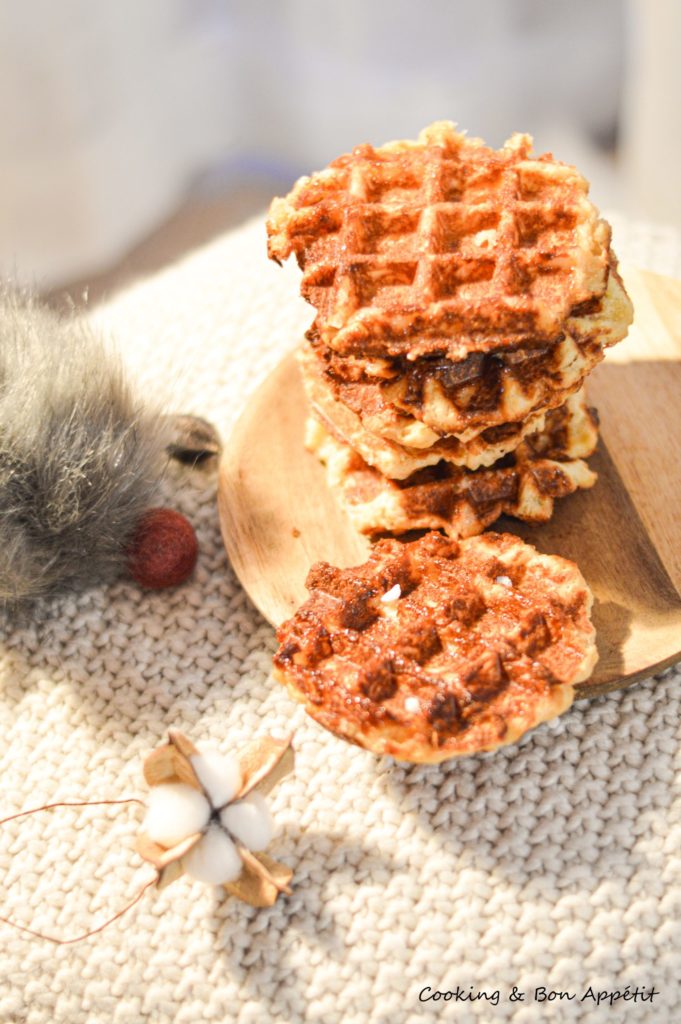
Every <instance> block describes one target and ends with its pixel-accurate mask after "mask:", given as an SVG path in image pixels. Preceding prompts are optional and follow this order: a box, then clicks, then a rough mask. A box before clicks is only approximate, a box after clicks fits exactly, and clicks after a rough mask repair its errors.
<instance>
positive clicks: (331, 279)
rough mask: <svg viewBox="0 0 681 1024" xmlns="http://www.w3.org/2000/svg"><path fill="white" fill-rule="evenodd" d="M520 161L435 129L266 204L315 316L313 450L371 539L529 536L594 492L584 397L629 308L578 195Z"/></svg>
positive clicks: (525, 154) (521, 140)
mask: <svg viewBox="0 0 681 1024" xmlns="http://www.w3.org/2000/svg"><path fill="white" fill-rule="evenodd" d="M531 149H532V140H531V138H530V137H529V136H527V135H514V136H512V137H511V139H510V140H509V141H508V142H507V143H506V145H505V146H504V147H503V148H502V149H500V150H498V151H496V150H492V149H490V148H489V147H487V146H486V145H485V144H484V143H483V142H482V141H481V140H479V139H469V138H467V137H466V136H465V135H463V134H461V133H460V132H457V131H456V129H455V127H454V125H453V124H451V123H450V122H439V123H436V124H434V125H432V126H431V127H429V128H427V129H425V130H424V131H423V132H422V133H421V134H420V136H419V138H418V140H417V141H416V142H394V143H389V144H388V145H385V146H382V147H381V148H379V149H374V148H372V147H371V146H368V145H365V146H359V147H358V148H357V149H355V150H353V152H352V153H350V154H347V155H345V156H342V157H340V158H339V159H338V160H335V161H334V162H333V163H332V164H330V166H329V167H327V168H326V169H325V170H323V171H321V172H319V173H317V174H313V175H312V176H311V177H306V178H302V179H300V180H299V181H298V182H297V183H296V184H295V186H294V187H293V189H292V191H291V193H290V194H289V195H288V196H287V197H286V198H284V199H275V200H274V201H273V203H272V206H271V209H270V215H269V219H268V224H267V227H268V235H269V244H268V251H269V255H270V256H271V257H272V258H273V259H275V260H277V261H279V262H280V261H282V260H284V259H286V258H287V257H288V256H289V255H290V254H291V253H292V252H293V253H295V255H296V257H297V260H298V263H299V265H300V267H301V269H302V271H303V277H302V285H301V291H302V294H303V296H304V297H305V298H306V299H307V300H308V301H309V302H310V303H311V304H312V305H313V306H314V307H315V309H316V313H317V315H316V318H315V320H314V323H313V325H312V327H311V329H310V330H309V331H308V334H307V344H306V345H305V346H304V347H303V348H302V349H301V351H300V353H299V359H300V365H301V369H302V375H303V381H304V385H305V391H306V394H307V398H308V401H309V406H310V419H309V423H308V432H307V443H308V447H310V448H311V449H312V450H314V451H316V452H317V454H318V455H319V457H320V458H321V459H322V461H323V462H324V463H325V465H326V467H327V472H328V478H329V482H330V484H331V485H332V487H333V488H334V489H335V490H336V491H337V492H338V494H339V496H340V500H341V501H342V503H343V505H344V507H345V508H346V510H347V512H348V513H349V515H350V517H351V519H352V521H353V522H354V524H355V525H356V526H357V528H358V529H359V530H361V531H362V532H364V533H367V534H369V535H376V534H380V533H384V532H389V533H403V532H406V531H408V530H412V529H423V528H429V529H433V528H434V529H442V530H444V531H445V532H446V533H448V534H449V535H450V536H452V537H465V536H471V535H473V534H476V533H480V532H481V531H482V530H483V529H484V528H485V527H486V526H488V525H489V524H490V523H492V522H493V521H494V520H495V519H496V518H497V517H498V516H499V515H501V514H502V513H506V514H510V515H514V516H517V517H518V518H521V519H525V520H529V521H535V522H541V521H545V520H547V519H548V518H550V516H551V515H552V513H553V507H554V500H555V499H556V498H558V497H563V496H564V495H567V494H570V493H572V492H574V491H575V490H577V489H578V488H586V487H590V486H592V484H593V483H594V481H595V474H594V473H593V472H592V471H591V470H590V469H589V467H588V465H587V464H586V462H585V461H584V460H585V459H586V458H587V457H588V456H589V455H591V454H592V452H593V450H594V448H595V446H596V443H597V437H598V435H597V421H596V418H595V415H594V413H593V412H592V411H591V410H590V409H589V408H588V407H587V404H586V399H585V394H584V381H585V379H586V377H587V376H588V374H589V373H590V372H591V370H593V368H594V367H595V366H596V365H597V364H598V363H599V362H600V360H601V359H603V356H604V354H605V350H606V348H607V347H608V346H610V345H613V344H615V343H616V342H618V341H620V340H621V339H622V338H623V337H624V336H625V335H626V333H627V329H628V326H629V324H630V323H631V320H632V308H631V303H630V301H629V298H628V296H627V294H626V291H625V290H624V287H623V284H622V280H621V278H620V276H619V274H618V271H617V261H616V258H615V256H614V253H613V252H612V250H611V247H610V229H609V227H608V225H607V223H606V222H605V221H604V220H602V219H600V218H599V215H598V211H597V210H596V208H595V207H594V206H593V204H592V203H591V202H590V200H589V199H588V184H587V182H586V181H585V179H584V178H583V177H582V176H581V175H580V174H579V173H578V172H577V171H576V170H575V169H574V168H573V167H570V166H568V165H566V164H562V163H559V162H558V161H556V160H554V159H553V157H552V156H551V155H550V154H547V155H544V156H539V157H535V156H533V155H532V152H531Z"/></svg>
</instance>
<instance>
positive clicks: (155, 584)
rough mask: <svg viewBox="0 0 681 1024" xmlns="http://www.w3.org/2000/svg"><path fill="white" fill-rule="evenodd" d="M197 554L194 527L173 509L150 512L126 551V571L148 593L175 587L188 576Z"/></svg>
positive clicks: (156, 509)
mask: <svg viewBox="0 0 681 1024" xmlns="http://www.w3.org/2000/svg"><path fill="white" fill-rule="evenodd" d="M198 553H199V545H198V543H197V540H196V534H195V533H194V527H193V526H192V524H191V523H190V522H189V520H188V519H187V518H186V517H185V516H183V515H181V513H179V512H175V510H174V509H172V508H151V509H149V511H148V512H145V514H144V515H143V516H142V518H141V520H140V522H139V524H138V526H137V529H136V530H135V533H134V535H133V538H132V542H131V544H130V547H129V548H128V569H129V572H130V575H131V576H132V578H133V579H134V580H135V581H136V582H137V583H139V584H140V586H142V587H146V588H147V589H148V590H162V589H163V588H164V587H176V586H177V585H178V584H180V583H184V581H185V580H186V579H188V578H189V577H190V576H191V574H192V572H193V571H194V566H195V565H196V559H197V556H198Z"/></svg>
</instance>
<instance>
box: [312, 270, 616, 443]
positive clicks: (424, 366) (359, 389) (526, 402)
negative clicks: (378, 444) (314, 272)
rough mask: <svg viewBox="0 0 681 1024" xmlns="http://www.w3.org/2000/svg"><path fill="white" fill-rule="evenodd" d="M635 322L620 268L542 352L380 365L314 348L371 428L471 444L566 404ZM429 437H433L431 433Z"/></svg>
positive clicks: (339, 394)
mask: <svg viewBox="0 0 681 1024" xmlns="http://www.w3.org/2000/svg"><path fill="white" fill-rule="evenodd" d="M631 319H632V309H631V303H630V301H629V298H628V296H627V294H626V292H625V290H624V287H623V285H622V283H621V279H620V277H619V274H618V272H617V268H616V266H615V264H614V261H613V263H612V265H611V269H610V276H609V279H608V287H607V289H606V292H605V295H603V296H602V297H601V298H600V299H596V300H594V301H593V303H592V304H591V310H590V312H585V311H582V312H581V313H580V314H579V315H576V314H573V315H572V316H570V317H568V319H567V321H566V322H565V324H564V330H563V335H562V337H561V339H560V340H559V341H558V342H557V343H555V344H551V345H545V346H543V347H540V348H521V349H513V350H502V351H497V352H473V353H471V354H470V355H469V356H467V358H466V359H463V360H461V361H460V362H457V363H452V362H451V361H450V360H449V359H447V358H445V357H444V356H428V357H426V358H423V359H417V360H416V361H411V360H409V359H406V358H399V357H398V358H393V359H387V358H383V359H378V358H373V359H371V358H360V357H355V356H341V355H339V354H338V353H337V352H335V351H334V350H333V349H332V348H329V347H328V346H326V345H322V344H321V343H320V342H313V344H312V350H313V351H314V352H315V355H316V356H317V360H318V363H319V366H320V370H321V372H322V373H323V374H324V378H325V380H326V381H327V383H328V385H329V387H330V388H331V389H332V391H333V394H334V397H335V398H336V399H337V400H338V401H340V402H343V403H344V404H345V405H347V406H349V408H351V409H352V410H353V412H355V413H357V415H359V416H360V418H361V420H362V423H363V425H364V426H365V427H366V429H367V430H369V431H371V432H372V433H374V434H380V435H382V436H384V437H387V438H390V439H391V440H393V441H397V442H398V443H401V444H407V445H409V444H413V440H410V438H412V439H413V437H414V436H415V432H416V431H417V429H418V428H417V427H416V426H415V425H414V423H413V421H414V420H416V421H418V423H419V424H424V425H425V427H426V428H430V430H431V431H436V432H438V433H441V434H442V433H445V434H454V435H455V436H456V437H458V438H459V440H461V441H464V442H466V441H468V440H470V439H471V438H472V437H475V435H476V434H479V433H481V432H482V431H483V430H486V429H487V428H489V427H495V426H499V425H501V424H504V423H511V422H517V421H519V420H524V419H527V417H529V416H531V415H533V414H535V413H537V412H539V411H542V410H544V411H546V410H548V409H552V408H556V407H557V406H559V405H562V404H563V403H564V402H565V400H566V398H567V396H568V395H569V394H571V393H572V392H574V391H577V390H578V389H579V388H581V387H582V385H583V383H584V380H585V379H586V377H587V376H588V374H589V373H591V371H592V370H593V369H594V367H595V366H597V365H598V363H599V362H600V361H601V360H602V359H603V357H604V356H605V352H606V349H607V348H608V347H609V346H610V345H614V344H615V343H616V342H618V341H620V340H621V339H622V338H623V337H624V335H625V334H626V332H627V329H628V327H629V324H630V323H631ZM423 435H424V437H428V436H431V437H432V436H433V435H432V434H430V435H429V434H428V432H427V431H426V430H423Z"/></svg>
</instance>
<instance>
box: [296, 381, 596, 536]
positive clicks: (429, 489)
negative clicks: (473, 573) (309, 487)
mask: <svg viewBox="0 0 681 1024" xmlns="http://www.w3.org/2000/svg"><path fill="white" fill-rule="evenodd" d="M597 441H598V430H597V420H596V417H595V415H594V413H593V412H592V411H591V410H589V409H588V408H587V406H586V401H585V398H584V395H583V393H578V394H576V395H573V396H571V398H569V399H568V401H567V403H566V404H565V405H563V406H561V407H560V408H559V409H554V410H552V411H551V412H550V413H548V415H547V417H546V424H545V427H544V429H543V430H542V431H539V432H538V433H537V434H530V435H528V436H527V437H526V438H525V439H524V441H522V442H521V444H520V445H519V447H518V448H517V449H516V450H515V451H514V452H511V453H510V454H509V455H507V456H506V457H505V458H504V459H502V460H501V462H500V463H497V464H495V465H494V466H491V467H490V468H489V469H477V470H473V471H471V470H466V469H461V468H459V467H456V466H452V465H450V464H449V463H447V462H440V463H438V464H437V465H436V466H433V467H431V468H428V469H423V470H420V471H418V472H417V473H414V474H412V475H411V476H409V477H407V478H406V480H399V481H398V480H390V479H388V478H387V477H385V476H383V475H382V474H381V473H379V471H378V470H377V469H374V468H373V467H372V466H369V465H367V463H366V462H365V461H364V459H362V457H361V456H360V455H358V454H357V452H355V451H353V450H352V448H350V447H349V445H347V444H344V443H343V442H342V441H339V440H338V439H337V438H335V437H333V436H332V435H331V434H330V433H329V432H328V431H327V430H325V428H324V427H323V425H322V424H321V423H320V422H319V421H318V420H315V419H314V418H312V417H311V418H310V420H309V421H308V427H307V433H306V445H307V447H308V448H309V450H310V451H313V452H314V453H315V454H316V455H317V456H318V458H319V459H320V460H321V462H323V463H324V465H325V467H326V475H327V482H328V484H329V487H330V488H331V490H332V491H334V493H335V494H336V495H337V497H338V499H339V500H340V503H341V505H342V507H343V509H344V510H345V512H346V513H347V514H348V516H349V518H350V521H351V522H352V524H353V526H354V527H355V529H357V530H358V531H359V532H360V533H364V534H368V535H369V536H377V535H379V534H385V533H392V534H400V533H407V532H408V531H410V530H438V529H441V530H444V531H445V533H446V534H448V536H450V537H453V538H460V537H472V536H474V535H475V534H478V533H482V531H483V530H484V529H485V528H486V527H487V526H490V525H491V524H492V523H494V522H495V521H496V520H497V519H498V518H499V516H501V515H508V516H515V517H516V518H517V519H522V520H525V521H526V522H533V523H543V522H547V521H548V520H549V519H550V518H551V516H552V515H553V507H554V502H555V501H556V499H558V498H564V497H566V496H567V495H568V494H573V493H574V492H575V491H576V490H579V489H586V488H589V487H593V485H594V483H595V482H596V474H595V473H593V472H592V471H591V470H590V469H589V467H588V466H587V464H586V462H584V461H583V459H584V458H586V457H588V456H589V455H591V454H592V452H593V451H594V449H595V447H596V444H597Z"/></svg>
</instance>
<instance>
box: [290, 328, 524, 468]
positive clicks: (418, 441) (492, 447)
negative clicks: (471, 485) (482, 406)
mask: <svg viewBox="0 0 681 1024" xmlns="http://www.w3.org/2000/svg"><path fill="white" fill-rule="evenodd" d="M298 361H299V363H300V367H301V371H302V378H303V386H304V388H305V393H306V395H307V399H308V401H309V403H310V406H311V408H312V411H313V412H314V414H315V416H317V418H318V419H320V420H321V421H322V422H323V423H324V424H325V425H326V426H327V427H328V429H329V430H330V431H331V432H332V433H333V434H334V435H335V436H337V437H338V438H340V439H341V440H342V441H345V443H346V444H349V445H350V447H351V448H354V449H355V451H357V452H359V454H360V455H361V456H362V458H363V459H364V460H365V462H368V463H369V465H370V466H375V467H376V468H377V469H379V470H380V471H381V473H383V474H384V475H385V476H389V477H391V478H393V479H397V480H402V479H404V478H405V477H407V476H409V475H410V474H411V473H415V472H416V471H417V470H419V469H423V468H425V467H426V466H434V465H435V464H436V463H438V462H440V461H441V460H443V459H444V460H445V461H447V462H451V463H452V464H454V465H456V466H464V467H466V468H467V469H477V468H478V467H479V466H491V465H492V463H494V462H496V461H497V460H498V459H500V458H502V457H503V456H504V455H505V454H506V453H507V452H510V451H513V450H514V449H515V448H517V447H518V445H519V444H520V442H521V441H522V439H523V437H524V436H525V435H526V434H528V433H534V432H536V431H537V430H541V428H542V426H543V425H544V414H543V413H538V414H536V415H535V416H531V417H529V418H528V419H527V420H523V421H521V422H520V423H507V424H501V425H500V426H497V427H490V428H489V429H487V430H484V431H482V432H480V433H479V434H477V435H476V436H475V437H473V438H472V439H471V440H470V441H467V442H466V443H463V442H462V441H460V440H459V439H458V438H456V437H454V436H453V435H450V436H446V437H441V436H440V435H439V434H437V433H436V432H435V431H433V430H431V429H430V427H427V426H426V425H425V424H424V423H421V422H420V421H419V420H415V419H414V418H413V417H407V416H402V417H400V416H398V414H394V415H395V420H396V423H397V428H399V429H400V430H401V431H402V436H404V437H407V438H408V440H409V441H410V442H411V444H409V445H405V444H401V443H398V442H396V441H392V440H389V439H388V438H386V437H383V436H380V435H378V434H373V433H371V432H370V431H368V430H367V429H366V427H365V426H364V424H363V423H362V420H361V419H360V417H359V416H358V415H357V413H355V412H353V410H352V409H350V408H349V407H348V406H347V405H345V404H344V403H343V402H339V401H337V400H336V399H335V398H334V395H333V391H332V390H331V388H330V387H329V385H328V383H327V382H326V381H325V380H324V377H323V375H322V374H321V373H320V370H319V366H318V362H317V359H316V358H315V356H314V355H313V354H312V353H311V352H310V350H309V349H308V348H307V347H303V348H301V349H299V351H298Z"/></svg>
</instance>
